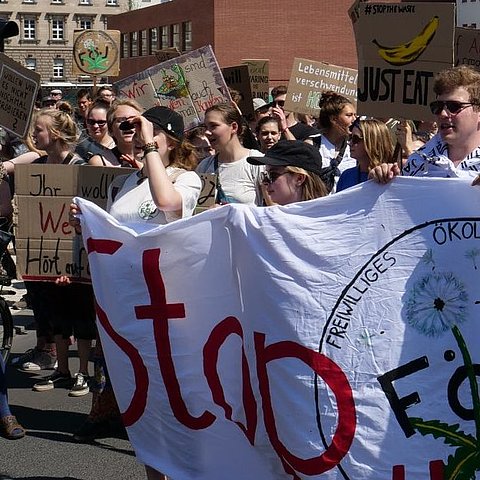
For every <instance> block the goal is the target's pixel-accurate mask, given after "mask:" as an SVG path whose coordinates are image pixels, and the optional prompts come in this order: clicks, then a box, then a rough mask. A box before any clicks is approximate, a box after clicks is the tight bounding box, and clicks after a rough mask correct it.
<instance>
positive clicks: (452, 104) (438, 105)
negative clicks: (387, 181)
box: [430, 100, 476, 115]
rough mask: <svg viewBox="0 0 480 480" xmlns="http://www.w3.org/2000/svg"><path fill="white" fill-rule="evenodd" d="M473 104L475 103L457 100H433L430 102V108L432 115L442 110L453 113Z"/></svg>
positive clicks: (438, 113)
mask: <svg viewBox="0 0 480 480" xmlns="http://www.w3.org/2000/svg"><path fill="white" fill-rule="evenodd" d="M473 105H476V103H472V102H458V101H457V100H445V101H444V100H435V101H434V102H432V103H431V104H430V110H431V111H432V113H433V114H434V115H440V114H441V113H442V112H443V110H446V111H447V112H449V113H453V114H455V113H458V112H461V111H462V110H463V109H464V108H467V107H471V106H473Z"/></svg>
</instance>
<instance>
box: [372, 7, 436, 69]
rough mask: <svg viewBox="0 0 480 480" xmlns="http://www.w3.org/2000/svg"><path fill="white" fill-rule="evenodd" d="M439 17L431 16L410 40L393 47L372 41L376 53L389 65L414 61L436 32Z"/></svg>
mask: <svg viewBox="0 0 480 480" xmlns="http://www.w3.org/2000/svg"><path fill="white" fill-rule="evenodd" d="M439 23H440V19H439V18H438V16H435V17H433V18H432V19H431V20H430V21H429V22H428V23H427V25H425V27H424V28H423V30H422V31H421V32H420V33H419V34H418V35H417V36H416V37H415V38H413V39H412V40H410V41H409V42H406V43H402V44H401V45H397V46H395V47H385V46H383V45H380V44H379V43H378V42H377V40H372V42H373V43H374V44H375V45H376V46H377V47H378V54H379V55H380V56H381V57H382V58H383V59H384V60H385V61H386V62H388V63H390V64H391V65H397V66H398V65H407V64H409V63H412V62H414V61H415V60H416V59H417V58H418V57H419V56H420V55H421V54H422V53H423V52H424V51H425V49H426V48H427V46H428V44H429V43H430V42H431V41H432V39H433V37H434V36H435V33H436V32H437V29H438V25H439Z"/></svg>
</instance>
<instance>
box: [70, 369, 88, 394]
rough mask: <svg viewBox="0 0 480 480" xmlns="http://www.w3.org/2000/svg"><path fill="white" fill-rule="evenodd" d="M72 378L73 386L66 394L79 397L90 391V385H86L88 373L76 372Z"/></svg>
mask: <svg viewBox="0 0 480 480" xmlns="http://www.w3.org/2000/svg"><path fill="white" fill-rule="evenodd" d="M73 378H74V380H73V386H72V388H71V389H70V392H69V393H68V395H69V396H70V397H81V396H83V395H86V394H87V393H88V392H89V391H90V387H89V386H88V380H89V377H88V375H85V374H84V373H76V374H75V375H74V376H73Z"/></svg>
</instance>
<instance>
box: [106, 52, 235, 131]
mask: <svg viewBox="0 0 480 480" xmlns="http://www.w3.org/2000/svg"><path fill="white" fill-rule="evenodd" d="M113 86H114V88H115V90H116V92H117V95H118V96H121V97H127V98H131V99H133V100H136V101H137V102H138V103H140V105H142V106H143V107H145V108H151V107H153V106H155V105H163V106H165V107H168V108H171V109H172V110H175V111H176V112H178V113H179V114H181V115H182V117H183V120H184V122H185V128H186V129H188V128H192V127H195V126H196V125H198V124H199V123H201V122H202V121H203V117H204V116H205V110H206V109H207V108H209V107H211V106H213V105H216V104H217V103H222V102H230V101H231V98H230V94H229V93H228V88H227V86H226V84H225V81H224V79H223V76H222V72H221V71H220V68H219V66H218V63H217V60H216V58H215V55H214V53H213V50H212V47H210V45H208V46H206V47H202V48H199V49H198V50H192V51H191V52H188V53H186V54H184V55H181V56H179V57H176V58H173V59H171V60H168V61H166V62H163V63H160V64H158V65H155V66H153V67H150V68H147V69H146V70H144V71H143V72H139V73H136V74H134V75H131V76H130V77H127V78H124V79H123V80H120V81H118V82H116V83H114V85H113Z"/></svg>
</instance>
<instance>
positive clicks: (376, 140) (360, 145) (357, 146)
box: [337, 119, 394, 192]
mask: <svg viewBox="0 0 480 480" xmlns="http://www.w3.org/2000/svg"><path fill="white" fill-rule="evenodd" d="M349 143H350V155H351V156H352V158H354V159H356V160H357V165H356V166H355V167H352V168H348V169H347V170H345V171H344V172H343V173H342V174H341V175H340V178H339V180H338V184H337V192H340V191H341V190H345V189H346V188H349V187H353V186H354V185H358V184H359V183H362V182H365V181H366V180H367V179H368V173H369V172H370V170H371V169H372V168H375V167H376V166H377V165H380V164H381V163H384V162H387V163H389V162H391V161H392V156H393V150H394V146H393V142H392V137H391V135H390V131H389V129H388V127H387V125H386V124H385V123H384V122H381V121H380V120H376V119H369V120H359V119H357V120H355V122H354V123H353V124H352V136H351V137H350V142H349Z"/></svg>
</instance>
